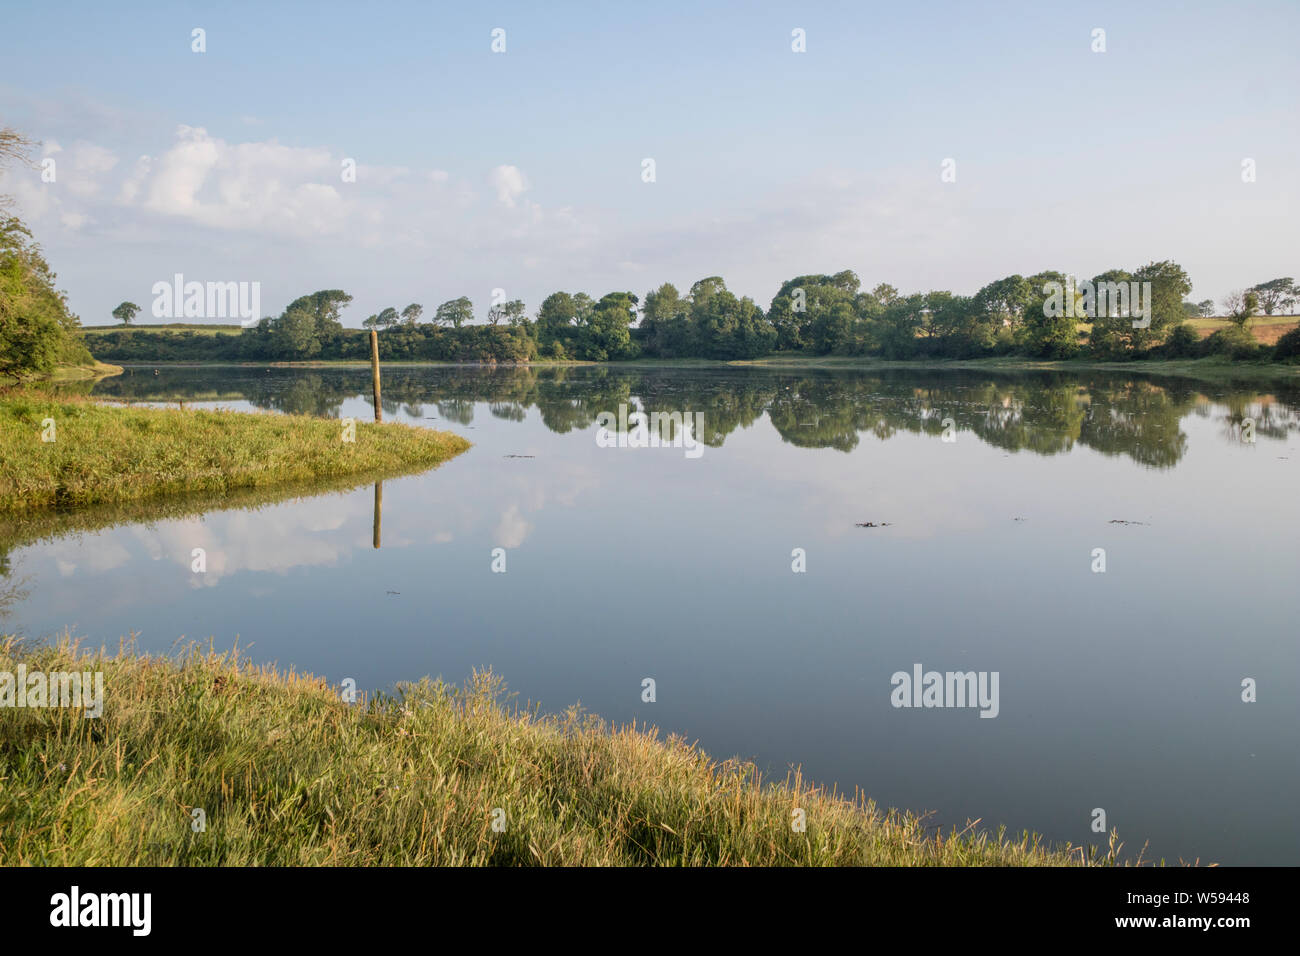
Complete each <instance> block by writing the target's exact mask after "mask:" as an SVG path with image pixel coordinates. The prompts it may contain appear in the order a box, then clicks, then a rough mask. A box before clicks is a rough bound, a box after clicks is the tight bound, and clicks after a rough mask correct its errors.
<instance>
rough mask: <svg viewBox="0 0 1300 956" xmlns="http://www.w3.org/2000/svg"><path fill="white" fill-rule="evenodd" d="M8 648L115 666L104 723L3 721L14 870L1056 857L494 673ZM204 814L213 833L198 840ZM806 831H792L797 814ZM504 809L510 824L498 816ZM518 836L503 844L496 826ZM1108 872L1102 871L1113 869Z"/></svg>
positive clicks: (5, 813)
mask: <svg viewBox="0 0 1300 956" xmlns="http://www.w3.org/2000/svg"><path fill="white" fill-rule="evenodd" d="M75 653H76V649H75V647H74V646H72V645H69V644H68V643H67V642H63V643H61V644H59V645H58V646H55V647H42V648H35V649H23V648H22V646H21V645H19V644H17V643H16V642H15V641H14V640H13V639H12V638H9V639H0V672H3V671H9V672H11V673H12V672H16V666H17V663H18V662H19V661H20V660H21V661H23V662H24V663H25V664H26V665H27V668H28V672H29V673H30V672H32V671H34V670H43V671H46V672H49V671H71V670H77V671H86V670H89V671H95V670H102V671H103V674H104V677H103V687H104V696H103V704H104V706H103V713H102V716H101V717H99V718H97V719H85V718H84V717H83V714H82V711H81V710H73V709H70V708H25V709H17V708H0V773H3V775H4V776H3V779H0V865H5V866H12V865H21V864H32V865H66V864H75V865H135V864H142V865H149V864H186V865H208V864H213V865H215V864H224V865H245V864H260V865H317V864H327V865H403V866H423V865H431V864H502V865H516V864H522V865H528V864H550V865H564V864H594V865H625V864H632V865H636V864H666V865H676V864H687V865H715V864H717V865H726V864H730V865H745V864H751V865H794V864H799V865H835V864H879V865H931V864H948V865H967V864H971V865H984V864H1004V865H1022V864H1023V865H1051V864H1065V863H1069V862H1078V861H1080V860H1081V859H1082V856H1081V853H1080V851H1079V850H1078V849H1075V850H1074V851H1073V852H1070V851H1069V850H1068V849H1067V848H1061V849H1059V850H1050V851H1049V850H1045V849H1043V848H1042V847H1041V846H1040V845H1039V844H1038V843H1037V841H1036V840H1034V839H1032V838H1028V837H1026V838H1022V839H1019V840H1009V839H1006V838H1005V837H1003V836H1000V835H996V834H988V833H984V832H977V831H976V830H975V829H974V828H967V829H966V830H964V831H962V832H960V833H942V834H935V833H933V832H932V831H930V832H927V829H926V827H925V826H924V824H923V822H922V821H920V820H918V819H917V818H916V817H915V816H913V815H910V814H906V813H894V812H889V813H882V812H879V811H877V810H876V809H875V808H874V807H873V806H872V805H870V804H867V803H861V802H852V801H848V800H844V799H840V798H836V797H834V796H832V795H829V794H827V793H825V792H820V791H817V790H814V789H812V788H810V787H809V786H807V785H806V784H804V783H803V782H802V781H800V780H798V779H797V778H792V779H791V780H790V781H788V782H787V783H786V784H783V785H780V786H764V785H762V784H761V782H760V781H758V780H757V779H756V778H755V775H754V772H753V768H752V767H751V766H748V765H745V764H741V763H738V762H734V761H728V762H724V763H721V764H719V763H715V762H713V761H712V760H710V758H709V757H708V756H707V755H705V754H703V753H702V752H700V751H699V750H698V749H695V748H693V747H690V746H687V745H686V744H685V743H684V742H682V741H680V740H677V739H669V740H667V741H664V740H661V739H660V738H658V737H657V736H656V735H655V734H654V733H653V732H647V731H646V730H645V729H644V728H641V729H630V728H623V729H612V730H611V729H609V728H605V727H603V726H601V725H600V724H599V722H597V721H596V720H595V719H594V718H590V717H583V716H581V715H578V714H577V713H573V714H570V715H568V716H567V717H566V718H564V719H550V718H539V717H536V716H534V715H530V714H528V713H521V712H519V711H517V710H512V709H511V708H509V707H508V705H507V704H506V703H505V702H504V700H503V697H502V695H501V691H500V685H499V683H498V682H497V681H495V680H493V679H492V678H491V677H490V676H480V677H479V678H478V679H477V680H476V681H475V682H473V684H472V685H471V687H470V688H468V689H466V690H456V689H452V688H449V687H447V686H445V685H442V684H439V683H433V682H429V681H427V680H426V681H423V682H421V683H419V684H416V685H410V686H406V687H402V688H399V693H398V694H397V695H396V696H393V697H376V698H370V699H366V698H365V697H363V696H359V697H358V702H357V703H355V704H347V703H344V702H343V701H342V700H341V695H340V693H339V691H338V690H337V689H335V688H331V687H329V686H327V685H326V684H325V682H324V681H322V680H320V679H316V678H313V677H310V676H305V675H299V674H293V673H278V672H276V671H275V670H273V669H271V668H265V667H255V666H253V665H251V664H249V663H248V662H247V661H246V660H243V661H241V660H239V659H237V658H235V657H234V656H231V655H221V654H214V653H211V652H207V653H202V652H199V651H197V650H195V649H193V648H191V649H190V650H188V651H187V652H184V653H182V654H179V655H177V656H176V657H171V658H158V657H149V656H144V655H139V654H136V653H133V652H132V651H131V650H130V649H129V648H126V649H121V650H120V651H119V653H117V654H116V655H114V656H113V657H111V658H109V657H104V656H102V655H95V656H94V657H89V656H83V657H81V658H80V659H78V658H77V657H76V656H75ZM195 808H201V809H202V810H203V812H204V815H205V818H206V829H205V830H204V831H203V832H199V833H196V832H194V830H193V829H192V826H191V821H192V819H193V816H192V811H193V810H194V809H195ZM796 809H800V810H803V811H804V814H805V817H806V830H805V831H804V832H796V831H795V830H794V828H793V827H792V826H791V820H792V818H793V811H794V810H796ZM496 810H501V811H504V814H503V815H502V814H499V813H498V814H494V811H496ZM494 816H495V819H497V820H498V821H502V825H503V826H504V829H501V830H494V828H493V820H494ZM1102 861H1105V858H1104V857H1103V858H1102V860H1099V862H1102Z"/></svg>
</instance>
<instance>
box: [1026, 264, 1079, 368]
mask: <svg viewBox="0 0 1300 956" xmlns="http://www.w3.org/2000/svg"><path fill="white" fill-rule="evenodd" d="M1027 281H1028V282H1029V290H1030V293H1029V301H1028V302H1027V303H1026V304H1025V313H1024V326H1023V328H1022V329H1021V331H1020V334H1018V335H1017V337H1016V341H1017V343H1018V344H1020V345H1021V346H1022V347H1023V348H1024V349H1025V351H1027V352H1028V353H1029V354H1030V355H1033V356H1036V357H1038V358H1049V359H1059V358H1068V357H1069V356H1071V355H1073V354H1074V353H1075V352H1076V351H1077V350H1078V348H1079V325H1078V320H1077V319H1076V315H1077V314H1078V312H1079V309H1080V302H1079V297H1078V294H1077V293H1071V292H1070V291H1069V289H1070V286H1069V285H1068V284H1067V281H1066V276H1064V275H1063V274H1061V273H1060V272H1053V271H1048V272H1040V273H1038V274H1036V275H1032V276H1030V277H1029V279H1028V280H1027ZM1053 283H1055V284H1056V285H1058V286H1060V289H1061V296H1060V297H1059V300H1058V297H1056V296H1054V295H1053V291H1055V287H1054V286H1053V285H1052V284H1053Z"/></svg>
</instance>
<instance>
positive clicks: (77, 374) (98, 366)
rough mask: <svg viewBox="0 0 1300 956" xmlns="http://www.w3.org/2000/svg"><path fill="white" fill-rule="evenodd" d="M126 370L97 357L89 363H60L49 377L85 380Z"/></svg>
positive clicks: (76, 380) (49, 378)
mask: <svg viewBox="0 0 1300 956" xmlns="http://www.w3.org/2000/svg"><path fill="white" fill-rule="evenodd" d="M123 371H125V370H124V369H123V368H122V366H120V365H109V364H108V363H107V362H101V361H99V360H98V359H95V360H93V361H92V362H91V364H89V365H60V366H58V367H57V368H55V369H54V371H53V372H51V373H50V374H49V376H48V377H47V379H46V380H47V381H50V382H84V381H86V380H87V379H100V378H108V377H109V376H110V375H121V374H122V372H123Z"/></svg>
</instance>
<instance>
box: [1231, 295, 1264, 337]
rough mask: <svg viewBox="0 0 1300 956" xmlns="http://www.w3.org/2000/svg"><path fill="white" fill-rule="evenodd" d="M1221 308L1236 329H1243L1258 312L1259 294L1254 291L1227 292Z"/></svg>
mask: <svg viewBox="0 0 1300 956" xmlns="http://www.w3.org/2000/svg"><path fill="white" fill-rule="evenodd" d="M1223 308H1224V310H1225V311H1226V312H1227V314H1228V321H1229V322H1231V323H1232V324H1233V325H1235V326H1236V327H1237V328H1239V329H1244V328H1245V327H1246V325H1247V323H1249V322H1250V320H1251V318H1253V317H1254V316H1255V315H1256V314H1258V312H1259V294H1258V293H1256V292H1255V290H1254V289H1247V290H1245V291H1244V292H1243V291H1241V290H1237V291H1234V292H1229V293H1228V295H1227V296H1226V297H1225V298H1224V300H1223Z"/></svg>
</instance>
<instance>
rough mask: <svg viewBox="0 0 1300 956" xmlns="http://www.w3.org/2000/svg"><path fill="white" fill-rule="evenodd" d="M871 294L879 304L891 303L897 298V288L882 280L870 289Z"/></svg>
mask: <svg viewBox="0 0 1300 956" xmlns="http://www.w3.org/2000/svg"><path fill="white" fill-rule="evenodd" d="M871 294H872V296H874V297H875V299H876V301H877V302H879V303H880V304H881V305H893V304H894V303H895V302H897V301H898V299H899V294H898V290H897V289H895V288H894V287H893V286H892V285H890V284H889V283H888V282H882V283H880V285H878V286H876V287H875V288H874V289H872V290H871Z"/></svg>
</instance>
